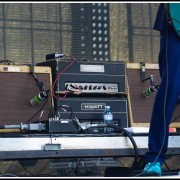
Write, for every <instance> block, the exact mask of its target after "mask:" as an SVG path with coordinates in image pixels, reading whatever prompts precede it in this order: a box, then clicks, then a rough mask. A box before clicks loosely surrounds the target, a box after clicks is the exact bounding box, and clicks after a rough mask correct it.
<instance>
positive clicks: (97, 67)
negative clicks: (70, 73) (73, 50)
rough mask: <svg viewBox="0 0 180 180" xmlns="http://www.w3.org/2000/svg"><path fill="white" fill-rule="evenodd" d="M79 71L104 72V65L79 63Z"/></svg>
mask: <svg viewBox="0 0 180 180" xmlns="http://www.w3.org/2000/svg"><path fill="white" fill-rule="evenodd" d="M80 71H81V72H102V73H103V72H104V65H83V64H80Z"/></svg>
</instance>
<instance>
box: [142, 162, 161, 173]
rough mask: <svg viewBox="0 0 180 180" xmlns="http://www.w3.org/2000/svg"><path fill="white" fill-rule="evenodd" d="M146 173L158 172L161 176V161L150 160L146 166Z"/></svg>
mask: <svg viewBox="0 0 180 180" xmlns="http://www.w3.org/2000/svg"><path fill="white" fill-rule="evenodd" d="M144 173H146V174H157V175H159V176H161V164H160V163H159V162H156V163H153V162H150V163H148V164H146V166H145V167H144Z"/></svg>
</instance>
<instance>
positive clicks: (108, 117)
mask: <svg viewBox="0 0 180 180" xmlns="http://www.w3.org/2000/svg"><path fill="white" fill-rule="evenodd" d="M104 120H108V121H111V120H113V115H112V114H105V115H104Z"/></svg>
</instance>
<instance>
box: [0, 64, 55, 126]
mask: <svg viewBox="0 0 180 180" xmlns="http://www.w3.org/2000/svg"><path fill="white" fill-rule="evenodd" d="M30 72H31V71H30V66H24V65H23V66H14V65H0V85H1V87H0V94H1V96H0V125H19V123H28V122H31V123H32V122H34V121H37V120H40V121H41V120H48V108H51V107H52V104H53V101H52V96H51V83H52V82H51V81H52V80H51V78H52V77H51V68H50V67H37V66H35V67H34V75H35V77H36V79H37V80H38V81H39V82H40V83H43V85H44V88H45V90H50V92H49V94H48V95H49V96H48V100H47V103H46V104H45V106H44V108H43V112H44V113H43V114H42V111H40V112H39V113H38V111H39V110H40V109H41V108H42V106H43V105H44V102H41V103H40V104H38V105H37V106H34V107H33V106H31V105H30V100H31V99H32V98H33V97H34V96H36V95H37V94H38V93H39V92H40V89H39V88H38V87H37V85H36V83H37V82H36V81H35V79H34V77H33V75H32V73H30ZM40 114H42V116H41V117H40ZM29 120H30V121H29Z"/></svg>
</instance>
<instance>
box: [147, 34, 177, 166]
mask: <svg viewBox="0 0 180 180" xmlns="http://www.w3.org/2000/svg"><path fill="white" fill-rule="evenodd" d="M166 42H167V43H168V44H166ZM166 49H168V51H167V53H166ZM167 63H168V66H166V64H167ZM159 67H160V75H161V78H162V81H161V84H160V87H159V90H158V92H157V94H156V98H155V102H154V106H153V112H152V117H151V123H150V130H149V142H148V145H149V151H148V152H147V153H146V154H145V160H146V163H149V162H159V163H160V165H162V163H163V162H164V159H165V153H166V151H167V147H168V132H169V123H170V121H171V118H172V114H173V111H174V109H175V107H176V103H177V99H178V96H179V93H180V83H179V77H180V38H179V37H177V36H176V35H174V33H172V32H169V33H168V37H167V36H166V34H165V33H161V49H160V54H159ZM167 77H168V78H167ZM167 84H168V90H167ZM166 91H167V92H166ZM158 169H159V168H158Z"/></svg>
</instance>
